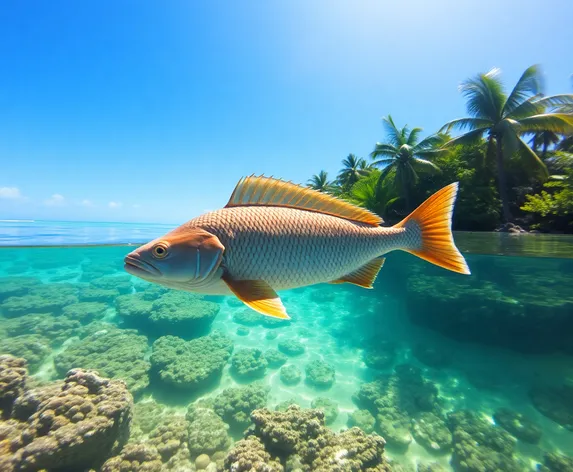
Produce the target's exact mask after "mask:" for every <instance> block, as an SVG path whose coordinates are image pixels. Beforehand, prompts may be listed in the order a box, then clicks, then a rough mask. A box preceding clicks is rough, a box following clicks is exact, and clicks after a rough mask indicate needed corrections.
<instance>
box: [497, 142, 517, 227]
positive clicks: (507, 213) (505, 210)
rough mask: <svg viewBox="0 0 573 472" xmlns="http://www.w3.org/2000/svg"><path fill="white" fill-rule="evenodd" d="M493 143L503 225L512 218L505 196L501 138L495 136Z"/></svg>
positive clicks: (505, 184)
mask: <svg viewBox="0 0 573 472" xmlns="http://www.w3.org/2000/svg"><path fill="white" fill-rule="evenodd" d="M495 141H496V144H497V152H496V156H495V157H496V160H497V184H498V187H499V197H500V198H501V207H502V211H503V221H504V222H505V223H509V222H511V220H512V219H513V218H512V216H511V212H510V211H509V198H508V196H507V180H506V176H505V168H504V166H503V146H502V144H501V136H497V137H496V139H495Z"/></svg>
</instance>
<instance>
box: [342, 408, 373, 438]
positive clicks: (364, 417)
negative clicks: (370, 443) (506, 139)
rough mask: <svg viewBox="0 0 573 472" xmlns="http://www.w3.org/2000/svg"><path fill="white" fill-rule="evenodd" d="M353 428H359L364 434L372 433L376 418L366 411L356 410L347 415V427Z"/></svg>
mask: <svg viewBox="0 0 573 472" xmlns="http://www.w3.org/2000/svg"><path fill="white" fill-rule="evenodd" d="M354 426H356V427H358V428H360V429H361V430H362V431H364V432H365V433H366V434H370V433H373V432H374V428H375V426H376V418H374V416H372V413H370V412H369V411H368V410H356V411H354V412H352V413H351V414H350V415H348V427H349V428H353V427H354Z"/></svg>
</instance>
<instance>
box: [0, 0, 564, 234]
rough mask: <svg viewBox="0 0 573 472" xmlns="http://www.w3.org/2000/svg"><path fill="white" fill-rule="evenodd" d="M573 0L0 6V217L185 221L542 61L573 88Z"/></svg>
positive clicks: (437, 114)
mask: <svg viewBox="0 0 573 472" xmlns="http://www.w3.org/2000/svg"><path fill="white" fill-rule="evenodd" d="M544 15H547V18H548V19H547V20H543V19H542V18H543V16H544ZM572 17H573V2H571V1H569V0H546V1H545V2H543V4H541V3H539V2H537V1H535V0H504V1H499V0H495V1H494V0H466V1H459V0H440V1H425V0H424V1H422V0H420V1H404V2H385V1H355V2H343V1H334V0H333V1H309V0H300V1H299V0H291V1H288V2H278V1H271V2H265V1H241V2H221V1H209V2H202V1H198V2H190V1H183V0H180V1H177V0H170V1H169V2H152V1H135V0H133V1H126V0H114V1H108V0H100V1H98V2H77V1H71V0H70V1H58V0H53V1H50V2H45V1H15V0H9V1H7V2H5V3H4V4H3V7H2V11H1V12H0V70H1V71H2V75H1V79H0V166H1V167H0V219H8V218H24V219H25V218H32V219H60V220H62V219H63V220H91V221H137V222H165V223H173V224H178V223H182V222H184V221H186V220H187V219H190V218H192V217H194V216H197V215H198V214H200V213H202V212H204V211H205V210H209V209H214V208H218V207H221V206H222V205H224V204H225V203H226V201H227V199H228V197H229V195H230V193H231V191H232V189H233V187H234V185H235V183H236V182H237V180H238V179H239V178H240V177H241V176H243V175H246V174H251V173H257V174H259V173H264V174H267V175H274V176H278V177H281V178H285V179H289V180H293V181H296V182H301V183H304V182H306V180H307V179H308V178H309V177H310V175H312V174H313V173H316V172H318V171H319V170H321V169H325V170H327V171H328V172H329V173H330V174H331V175H332V176H334V175H335V174H336V172H337V171H338V168H339V165H340V161H341V160H342V159H343V158H344V157H345V156H346V155H347V154H348V153H351V152H352V153H355V154H357V155H359V156H364V157H367V155H368V153H369V152H370V151H371V150H372V148H373V146H374V144H375V142H376V141H379V140H382V139H383V138H384V134H383V128H382V125H381V117H382V116H385V115H387V114H388V113H391V114H392V116H393V117H394V119H395V120H396V122H397V123H398V124H404V123H408V124H409V125H411V126H420V127H423V128H424V130H425V131H426V132H427V133H428V134H429V133H431V132H434V131H436V130H437V129H438V128H439V127H440V126H441V125H442V124H443V123H444V122H446V121H448V120H450V119H453V118H456V117H460V116H464V115H465V108H464V101H463V99H462V97H461V96H460V94H459V93H458V90H457V86H458V85H459V83H460V82H461V81H462V80H463V79H465V78H467V77H469V76H472V75H475V74H476V73H478V72H485V71H487V70H489V69H490V68H492V67H499V68H501V69H502V71H503V79H504V81H505V82H506V83H507V84H508V86H510V85H512V84H513V83H515V81H516V80H517V78H518V77H519V75H520V74H521V73H522V72H523V70H524V69H525V68H526V67H528V66H529V65H531V64H535V63H540V64H541V65H542V66H543V68H544V71H545V74H546V85H547V88H546V91H547V92H548V93H569V92H571V79H570V76H571V74H572V73H573V62H572V61H571V50H572V49H573V29H572V28H571V25H570V19H571V18H572Z"/></svg>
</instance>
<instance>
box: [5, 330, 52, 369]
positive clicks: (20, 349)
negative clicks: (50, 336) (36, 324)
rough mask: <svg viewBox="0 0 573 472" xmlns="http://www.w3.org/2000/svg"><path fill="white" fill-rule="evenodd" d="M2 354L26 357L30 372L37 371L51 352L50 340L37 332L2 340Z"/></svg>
mask: <svg viewBox="0 0 573 472" xmlns="http://www.w3.org/2000/svg"><path fill="white" fill-rule="evenodd" d="M1 349H2V350H1V353H2V354H11V355H12V356H15V357H22V358H24V359H26V362H27V363H28V367H29V369H30V372H35V371H36V370H37V369H38V367H39V366H40V364H41V363H42V361H43V360H44V359H45V358H46V356H47V355H48V354H50V351H51V350H50V342H49V340H47V339H46V338H44V337H42V336H40V335H37V334H23V335H22V336H14V337H10V338H7V339H3V340H2V347H1Z"/></svg>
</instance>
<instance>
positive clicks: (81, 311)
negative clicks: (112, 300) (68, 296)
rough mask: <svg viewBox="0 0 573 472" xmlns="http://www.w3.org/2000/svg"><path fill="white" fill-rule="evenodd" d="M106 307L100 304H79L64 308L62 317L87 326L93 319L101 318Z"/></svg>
mask: <svg viewBox="0 0 573 472" xmlns="http://www.w3.org/2000/svg"><path fill="white" fill-rule="evenodd" d="M107 308H108V306H107V305H106V304H105V303H100V302H79V303H73V304H71V305H68V306H66V307H65V308H64V311H63V315H64V316H65V317H67V318H69V319H71V320H77V321H79V322H80V323H82V324H88V323H90V322H91V321H94V320H95V319H99V318H103V316H104V315H105V312H106V311H107Z"/></svg>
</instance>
